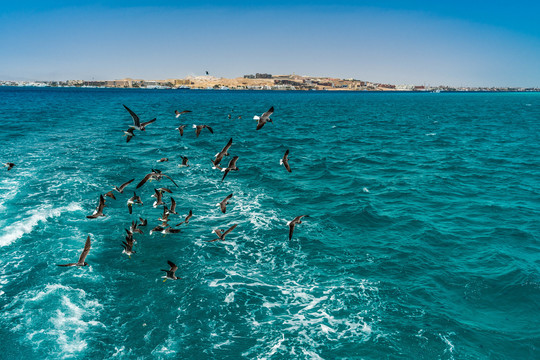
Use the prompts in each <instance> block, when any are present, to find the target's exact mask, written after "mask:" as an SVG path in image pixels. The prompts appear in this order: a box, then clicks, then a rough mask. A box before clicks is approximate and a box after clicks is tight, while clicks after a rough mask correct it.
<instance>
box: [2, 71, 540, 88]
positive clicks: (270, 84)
mask: <svg viewBox="0 0 540 360" xmlns="http://www.w3.org/2000/svg"><path fill="white" fill-rule="evenodd" d="M0 86H34V87H81V88H143V89H184V90H191V89H203V90H326V91H415V92H447V91H463V92H468V91H492V92H510V91H511V92H525V91H540V88H538V87H536V88H524V87H451V86H444V85H438V86H431V85H410V84H407V85H394V84H383V83H376V82H370V81H364V80H358V79H353V78H350V79H338V78H333V77H316V76H301V75H296V74H292V75H272V74H267V73H256V74H248V75H244V76H243V77H237V78H234V79H228V78H222V77H215V76H212V75H203V76H187V77H185V78H183V79H177V78H171V79H164V80H144V79H131V78H125V79H120V80H66V81H2V80H0Z"/></svg>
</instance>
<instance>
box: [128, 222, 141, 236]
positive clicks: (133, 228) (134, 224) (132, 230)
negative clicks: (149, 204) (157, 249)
mask: <svg viewBox="0 0 540 360" xmlns="http://www.w3.org/2000/svg"><path fill="white" fill-rule="evenodd" d="M129 232H130V233H131V234H133V233H139V234H142V233H143V232H142V230H141V229H139V228H138V224H137V222H136V221H131V226H130V227H129Z"/></svg>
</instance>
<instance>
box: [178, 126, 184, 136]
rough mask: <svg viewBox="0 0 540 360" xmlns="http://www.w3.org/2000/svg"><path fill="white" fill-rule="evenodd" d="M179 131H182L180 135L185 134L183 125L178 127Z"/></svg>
mask: <svg viewBox="0 0 540 360" xmlns="http://www.w3.org/2000/svg"><path fill="white" fill-rule="evenodd" d="M178 131H179V132H180V136H184V128H183V127H182V126H179V127H178Z"/></svg>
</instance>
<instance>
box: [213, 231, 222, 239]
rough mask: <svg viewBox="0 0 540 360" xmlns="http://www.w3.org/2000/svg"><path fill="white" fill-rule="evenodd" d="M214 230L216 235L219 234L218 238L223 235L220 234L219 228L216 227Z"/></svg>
mask: <svg viewBox="0 0 540 360" xmlns="http://www.w3.org/2000/svg"><path fill="white" fill-rule="evenodd" d="M214 232H215V233H216V235H217V236H219V237H220V238H222V237H223V235H221V230H220V229H216V230H214Z"/></svg>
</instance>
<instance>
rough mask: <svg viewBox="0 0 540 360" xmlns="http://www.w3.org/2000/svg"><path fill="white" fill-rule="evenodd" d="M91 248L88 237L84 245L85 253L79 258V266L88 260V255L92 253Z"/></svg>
mask: <svg viewBox="0 0 540 360" xmlns="http://www.w3.org/2000/svg"><path fill="white" fill-rule="evenodd" d="M90 247H91V246H90V235H88V237H87V238H86V242H85V243H84V249H83V252H82V253H81V256H80V257H79V261H78V263H79V264H82V263H84V259H86V255H88V253H89V252H90Z"/></svg>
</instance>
